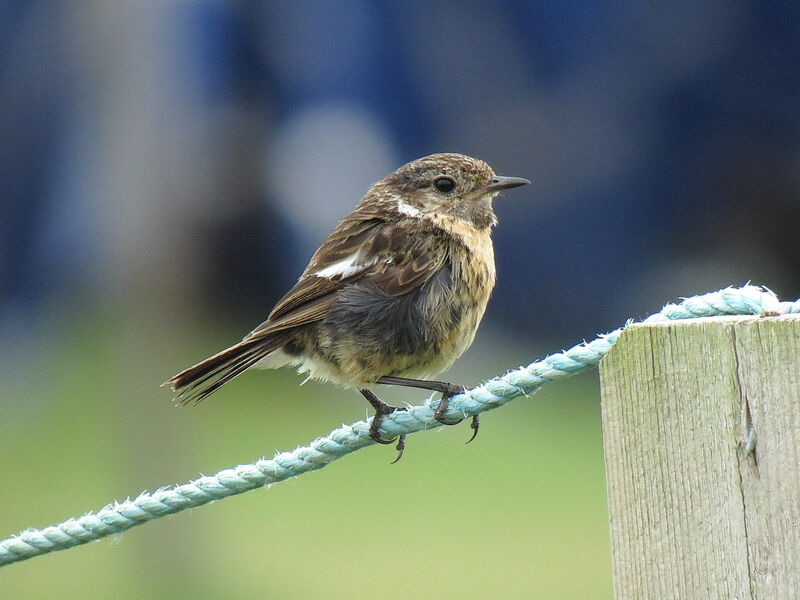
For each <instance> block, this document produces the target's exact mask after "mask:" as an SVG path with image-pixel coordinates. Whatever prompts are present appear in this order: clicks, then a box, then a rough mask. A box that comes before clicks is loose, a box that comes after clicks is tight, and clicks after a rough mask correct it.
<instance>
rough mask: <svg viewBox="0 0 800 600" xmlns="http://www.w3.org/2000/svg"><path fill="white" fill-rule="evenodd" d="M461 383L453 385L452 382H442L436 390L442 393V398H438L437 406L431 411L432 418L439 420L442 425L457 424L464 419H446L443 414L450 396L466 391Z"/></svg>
mask: <svg viewBox="0 0 800 600" xmlns="http://www.w3.org/2000/svg"><path fill="white" fill-rule="evenodd" d="M466 389H467V388H465V387H464V386H463V385H455V384H452V383H443V384H442V386H441V388H440V389H438V390H437V391H438V392H441V393H442V399H441V400H439V407H438V408H437V409H436V412H435V413H433V418H434V419H436V420H437V421H439V423H441V424H442V425H458V424H459V423H461V421H463V420H464V419H448V418H446V417H445V416H444V413H446V412H447V408H448V407H449V406H450V398H452V397H453V396H457V395H458V394H461V393H463V392H464V391H466Z"/></svg>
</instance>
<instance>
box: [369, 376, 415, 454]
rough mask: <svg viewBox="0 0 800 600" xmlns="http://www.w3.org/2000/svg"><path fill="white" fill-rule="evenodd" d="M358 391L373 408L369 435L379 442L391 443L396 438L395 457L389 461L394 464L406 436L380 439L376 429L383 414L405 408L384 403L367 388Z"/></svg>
mask: <svg viewBox="0 0 800 600" xmlns="http://www.w3.org/2000/svg"><path fill="white" fill-rule="evenodd" d="M359 391H360V392H361V395H362V396H364V398H366V399H367V402H369V403H370V404H371V405H372V408H374V409H375V416H374V417H372V425H370V426H369V437H371V438H372V439H373V440H374V441H376V442H378V443H379V444H392V443H394V441H395V440H397V458H395V459H394V460H393V461H392V463H391V464H394V463H396V462H397V461H398V460H400V457H402V456H403V450H405V448H406V436H404V435H401V436H398V437H396V438H392V439H391V440H382V439H381V436H380V433H378V430H379V429H380V427H381V422H382V421H383V415H388V414H391V413H393V412H394V411H396V410H405V408H404V407H402V406H392V405H390V404H386V402H384V401H383V400H381V399H380V398H378V397H377V396H376V395H375V394H373V393H372V392H371V391H369V390H359Z"/></svg>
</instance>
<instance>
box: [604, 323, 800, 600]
mask: <svg viewBox="0 0 800 600" xmlns="http://www.w3.org/2000/svg"><path fill="white" fill-rule="evenodd" d="M600 380H601V385H602V402H603V411H602V412H603V430H604V445H605V458H606V477H607V482H608V504H609V517H610V526H611V544H612V556H613V559H612V560H613V575H614V594H615V598H616V600H629V599H630V600H634V599H635V600H639V599H650V598H652V599H654V600H668V599H672V598H675V599H681V600H699V599H706V598H708V599H714V600H730V599H748V600H749V599H754V600H756V599H758V600H762V599H763V600H767V599H769V600H778V599H787V600H790V599H797V598H800V319H798V318H796V317H775V318H772V317H766V318H755V317H720V318H708V319H697V320H694V321H680V322H673V323H665V324H652V325H650V324H648V325H635V326H632V327H629V328H628V329H627V330H626V331H625V332H624V333H623V334H622V337H621V338H620V340H619V341H618V342H617V344H616V345H615V346H614V348H613V349H612V351H611V353H610V354H609V355H608V356H607V357H606V358H605V359H604V360H603V362H602V363H601V366H600ZM748 440H750V444H751V446H752V447H753V451H752V452H749V453H748V452H746V446H747V444H748ZM753 444H754V446H753Z"/></svg>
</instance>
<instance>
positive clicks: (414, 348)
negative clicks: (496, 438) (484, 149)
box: [163, 153, 530, 462]
mask: <svg viewBox="0 0 800 600" xmlns="http://www.w3.org/2000/svg"><path fill="white" fill-rule="evenodd" d="M529 183H530V181H528V180H527V179H523V178H521V177H503V176H498V175H495V172H494V170H493V169H492V167H490V166H489V165H488V164H487V163H486V162H484V161H482V160H479V159H476V158H472V157H470V156H466V155H464V154H456V153H440V154H432V155H429V156H425V157H422V158H419V159H417V160H414V161H411V162H409V163H407V164H405V165H403V166H401V167H400V168H398V169H397V170H395V171H394V172H392V173H390V174H389V175H387V176H386V177H384V178H383V179H381V180H380V181H378V182H377V183H375V184H373V185H372V186H371V187H370V188H369V190H368V191H367V193H366V194H365V195H364V196H363V198H362V199H361V201H360V202H359V203H358V205H357V206H356V208H355V209H354V210H353V211H352V212H351V213H350V214H348V215H346V216H345V217H344V218H342V219H341V221H339V223H338V224H337V225H336V227H335V228H334V230H333V231H332V232H331V234H330V235H328V237H327V238H326V239H325V240H324V241H323V242H322V244H321V245H320V247H319V249H318V250H317V251H316V252H315V253H314V254H313V256H312V257H311V259H310V261H309V263H308V266H307V267H306V269H305V270H304V271H303V273H302V274H301V275H300V278H299V279H298V281H297V283H296V284H295V285H294V286H293V287H292V288H291V289H290V290H289V291H288V292H287V293H286V294H285V295H284V296H283V297H282V298H281V299H280V300H279V301H278V303H277V304H276V305H275V306H274V308H273V309H272V311H271V312H270V313H269V316H268V317H267V319H266V320H265V321H264V322H263V323H261V324H260V325H259V326H258V327H256V328H255V329H253V330H252V331H251V332H250V333H248V334H247V335H246V336H245V337H244V339H242V341H240V342H238V343H236V344H234V345H233V346H231V347H229V348H226V349H225V350H222V351H221V352H218V353H217V354H214V355H213V356H211V357H209V358H207V359H205V360H203V361H201V362H199V363H197V364H196V365H194V366H191V367H189V368H187V369H185V370H183V371H181V372H180V373H178V374H176V375H174V376H173V377H171V378H170V379H168V380H167V381H165V382H164V384H163V385H165V386H168V387H170V388H171V389H172V391H173V392H175V394H176V396H175V400H176V401H177V402H178V403H180V404H192V403H197V402H200V401H201V400H203V399H204V398H206V397H207V396H208V395H209V394H212V393H213V392H215V391H217V390H218V389H219V388H220V387H222V386H223V385H225V384H226V383H228V382H230V381H231V380H232V379H234V378H235V377H237V376H238V375H240V374H241V373H243V372H244V371H246V370H248V369H250V368H265V369H269V368H276V367H281V366H294V367H296V368H297V370H298V373H301V374H307V376H308V377H310V378H312V379H316V380H320V381H328V382H332V383H335V384H339V385H343V386H345V387H347V388H353V389H356V390H358V391H359V392H360V393H361V394H362V395H363V396H364V397H365V398H366V399H367V401H368V402H369V403H370V405H371V406H372V407H373V409H374V410H375V415H374V417H373V419H372V423H371V426H370V429H369V435H370V437H371V438H372V439H373V440H374V441H375V442H378V443H382V444H390V443H394V441H395V440H394V439H391V440H384V439H382V438H381V436H380V434H379V429H380V424H381V421H382V418H383V417H384V416H385V415H387V414H390V413H392V412H394V411H396V410H404V409H403V408H400V407H396V406H391V405H389V404H386V403H385V402H383V401H382V400H381V399H380V398H378V396H377V395H376V394H375V393H374V392H373V391H372V390H371V389H370V388H371V387H373V386H374V385H376V384H382V385H397V386H406V387H414V388H420V389H426V390H431V391H433V392H439V393H441V394H442V397H441V400H440V402H439V406H438V408H437V410H436V412H435V415H434V416H435V418H436V420H437V421H439V422H440V423H442V424H445V425H454V424H456V423H459V422H460V421H461V420H456V421H451V420H448V419H447V418H446V417H445V416H444V414H445V411H446V410H447V407H448V403H449V399H450V398H451V397H453V396H454V395H456V394H459V393H461V392H463V391H464V389H465V388H464V387H463V386H460V385H455V384H452V383H448V382H445V381H439V380H435V379H433V378H434V377H436V376H438V375H439V374H440V373H442V372H443V371H445V370H446V369H447V368H448V367H450V365H452V364H453V362H455V360H456V359H457V358H459V357H460V356H461V355H462V354H463V353H464V352H465V351H466V350H467V348H469V346H470V345H471V344H472V342H473V340H474V338H475V333H476V331H477V329H478V325H479V324H480V321H481V319H482V318H483V315H484V312H485V310H486V306H487V303H488V301H489V297H490V295H491V292H492V289H493V288H494V285H495V279H496V271H495V259H494V248H493V244H492V238H491V234H492V229H493V228H494V227H495V225H497V217H496V216H495V213H494V210H493V206H492V200H493V199H494V198H495V197H496V196H497V195H498V194H499V193H500V192H501V191H503V190H507V189H510V188H515V187H519V186H523V185H526V184H529ZM478 426H479V424H478V419H477V416H476V417H473V421H472V429H473V434H472V437H471V438H470V440H469V441H472V439H474V437H475V435H476V434H477V432H478ZM404 448H405V438H404V436H399V439H398V442H397V452H398V454H397V458H396V459H395V461H393V462H397V460H399V458H400V457H401V456H402V453H403V449H404Z"/></svg>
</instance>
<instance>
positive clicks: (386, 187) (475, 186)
mask: <svg viewBox="0 0 800 600" xmlns="http://www.w3.org/2000/svg"><path fill="white" fill-rule="evenodd" d="M528 183H530V181H528V180H527V179H522V178H521V177H501V176H499V175H495V173H494V170H493V169H492V168H491V167H490V166H489V165H488V164H486V163H485V162H483V161H482V160H478V159H477V158H472V157H469V156H465V155H463V154H431V155H430V156H425V157H423V158H418V159H417V160H414V161H412V162H410V163H407V164H405V165H403V166H402V167H400V168H399V169H397V170H396V171H394V172H393V173H390V174H389V175H387V176H386V177H385V178H384V179H382V180H381V181H379V182H378V183H376V184H375V185H374V186H372V188H371V189H370V191H369V193H368V194H367V195H366V196H365V198H364V201H365V202H369V201H380V202H384V203H396V205H397V206H396V208H397V209H398V210H399V212H400V213H401V214H404V215H406V216H409V217H428V216H443V217H452V218H456V219H459V220H461V221H465V222H467V223H469V224H471V225H473V226H475V227H478V228H480V229H483V228H486V227H491V226H492V225H494V224H495V223H496V222H497V220H496V218H495V216H494V212H493V210H492V198H494V197H495V196H497V195H498V194H499V193H500V192H501V191H502V190H505V189H509V188H513V187H519V186H521V185H526V184H528Z"/></svg>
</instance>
